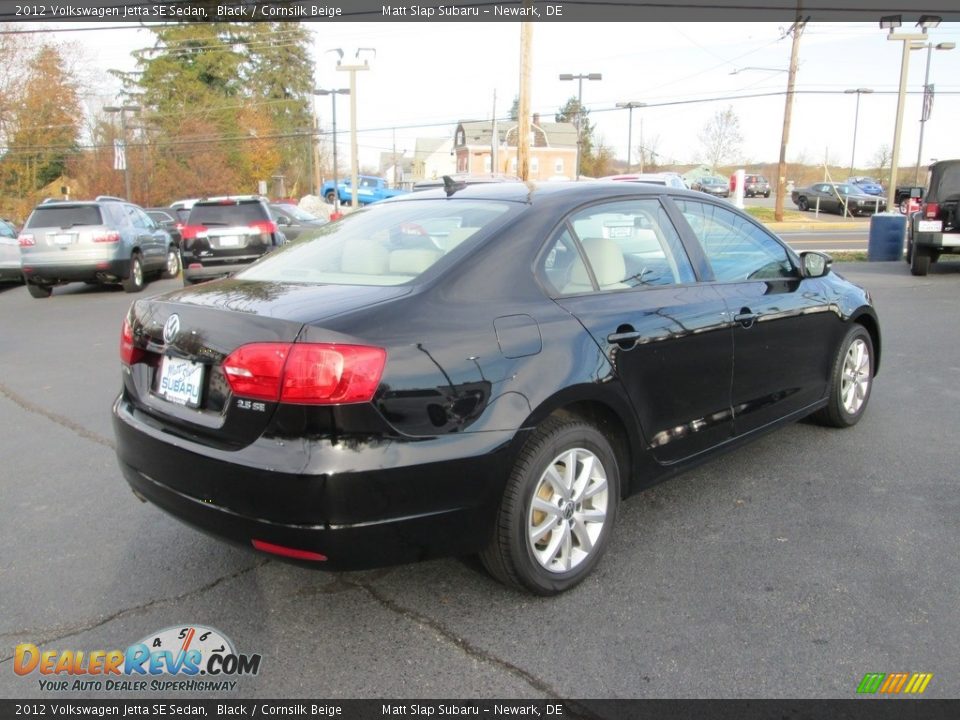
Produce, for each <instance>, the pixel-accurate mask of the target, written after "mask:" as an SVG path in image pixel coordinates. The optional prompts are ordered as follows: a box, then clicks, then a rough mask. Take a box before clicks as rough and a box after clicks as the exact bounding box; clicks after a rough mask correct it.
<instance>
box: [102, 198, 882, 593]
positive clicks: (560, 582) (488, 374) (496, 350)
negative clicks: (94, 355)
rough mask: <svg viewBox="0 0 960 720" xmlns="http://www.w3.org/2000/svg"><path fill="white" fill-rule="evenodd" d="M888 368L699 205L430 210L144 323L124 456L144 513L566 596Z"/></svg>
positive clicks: (350, 564) (329, 558) (122, 404)
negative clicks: (676, 500) (737, 457)
mask: <svg viewBox="0 0 960 720" xmlns="http://www.w3.org/2000/svg"><path fill="white" fill-rule="evenodd" d="M431 228H438V229H442V232H443V234H442V235H441V236H438V237H434V236H433V235H432V233H431V231H430V229H431ZM880 348H881V344H880V331H879V322H878V319H877V315H876V313H875V311H874V309H873V307H872V305H871V302H870V298H869V296H868V294H867V293H866V292H865V291H864V290H862V289H860V288H859V287H856V286H855V285H853V284H851V283H849V282H847V281H846V280H844V279H843V278H841V277H840V276H838V275H836V274H834V273H833V272H832V271H831V269H830V259H829V257H827V256H826V255H823V254H821V253H817V252H805V253H801V254H799V255H798V254H796V253H795V252H794V251H793V250H791V249H790V248H789V247H788V246H787V245H786V244H785V243H783V242H782V241H781V240H780V239H779V238H777V237H776V236H775V235H773V234H771V233H770V232H769V231H768V230H766V228H765V227H764V226H763V225H761V224H759V223H758V222H756V221H754V220H753V219H752V218H751V217H749V216H748V215H746V214H744V213H742V212H740V211H739V210H737V209H736V208H734V207H732V206H730V205H729V204H728V203H725V202H721V201H717V200H715V199H713V198H710V197H707V196H705V195H703V194H697V193H692V192H689V191H686V190H675V189H673V188H665V187H658V186H655V185H647V184H643V183H620V184H617V185H614V184H612V183H542V184H527V183H491V184H485V185H472V186H467V187H465V188H463V189H461V190H458V191H456V192H455V193H453V194H452V195H450V196H448V195H447V193H446V192H445V191H443V190H434V191H426V192H422V193H414V194H411V195H409V196H406V197H404V198H398V199H395V200H392V201H389V202H385V203H381V204H379V205H376V206H374V207H371V208H369V209H368V210H367V211H366V212H363V213H355V214H352V215H348V216H347V217H346V218H344V219H343V220H341V221H339V222H336V223H331V224H329V225H327V226H325V227H324V228H321V230H320V236H319V237H317V238H315V239H311V240H306V241H301V242H298V243H290V244H287V245H286V246H284V247H281V248H279V249H277V250H276V251H274V252H272V253H271V254H270V255H269V256H268V257H266V258H264V259H263V260H261V261H260V262H258V263H256V264H254V265H252V266H250V267H248V268H246V269H243V270H241V271H240V272H238V273H237V274H236V275H235V276H234V277H232V278H230V279H227V280H221V281H217V282H213V283H209V284H207V285H204V286H202V287H200V288H184V289H182V290H179V291H176V292H173V293H168V294H166V295H162V296H159V297H154V298H149V299H143V300H141V301H138V302H136V303H134V304H133V305H132V306H131V308H130V310H129V312H128V313H127V315H126V317H125V318H124V320H123V326H122V331H121V347H120V353H121V360H122V368H123V372H122V373H121V376H122V389H121V393H120V395H119V397H118V398H117V400H116V402H115V404H114V406H113V415H114V428H115V432H116V438H117V456H118V459H119V464H120V468H121V470H122V472H123V475H124V476H125V478H126V480H127V481H128V483H129V484H130V485H131V486H132V488H133V490H134V492H136V493H137V495H138V496H139V497H141V498H142V499H146V500H148V501H150V502H153V503H154V504H156V505H158V506H159V507H160V508H161V509H163V510H165V511H167V512H169V513H171V514H173V515H175V516H177V517H179V518H180V519H182V520H184V521H186V522H187V523H189V524H191V525H194V526H196V527H199V528H202V529H204V530H206V531H208V532H211V533H214V534H216V535H219V536H221V537H223V538H226V539H229V540H232V541H234V542H237V543H239V544H240V545H244V546H246V547H248V548H250V547H252V548H254V549H256V550H259V551H261V552H265V553H270V554H271V555H274V556H278V557H281V558H287V559H292V560H297V561H301V562H304V563H307V564H310V565H313V566H315V567H318V568H325V569H331V570H334V569H348V568H366V567H372V566H379V565H386V564H390V563H397V562H410V561H415V560H421V559H425V558H431V557H436V556H441V555H455V554H467V553H479V554H480V557H481V559H482V561H483V563H484V565H485V566H486V567H487V569H488V570H489V571H490V572H491V573H492V574H493V575H494V576H495V577H496V578H498V579H500V580H502V581H503V582H505V583H507V584H510V585H513V586H516V587H520V588H525V589H527V590H529V591H531V592H534V593H538V594H543V595H549V594H554V593H557V592H560V591H563V590H565V589H567V588H569V587H571V586H573V585H575V584H576V583H578V582H579V581H581V580H583V578H584V577H586V576H587V574H588V573H590V571H591V570H592V569H593V568H594V567H595V566H596V564H597V562H598V560H599V559H600V556H601V554H602V553H603V551H604V549H605V548H606V547H607V545H608V544H609V539H610V534H611V531H612V528H613V525H614V521H615V519H616V516H617V510H618V506H619V503H620V501H621V499H623V498H625V497H627V496H628V495H631V494H633V493H635V492H637V491H639V490H641V489H643V488H645V487H649V486H650V485H652V484H654V483H656V482H657V481H659V480H661V479H663V478H665V477H667V476H669V475H672V474H675V473H676V472H677V471H678V470H682V469H684V468H687V467H692V466H694V465H696V464H698V463H699V462H701V461H702V460H703V459H704V458H706V457H708V456H710V455H712V454H714V453H717V452H720V451H722V450H724V449H726V448H728V447H730V446H732V445H735V444H739V443H741V442H744V441H746V440H749V439H752V438H755V437H759V436H761V435H764V434H765V433H766V432H767V431H769V430H770V429H771V428H773V427H775V426H777V425H782V424H784V423H788V422H791V421H794V420H797V419H799V418H801V417H804V416H806V415H810V414H814V415H816V417H817V418H818V419H819V420H820V421H821V422H824V423H826V424H828V425H833V426H837V427H848V426H851V425H854V424H855V423H857V422H858V421H859V420H860V419H861V418H862V417H863V414H864V411H865V408H866V406H867V402H868V400H869V397H870V389H871V385H872V379H873V377H874V375H875V374H876V371H877V368H878V364H879V358H880ZM704 368H709V369H710V372H704Z"/></svg>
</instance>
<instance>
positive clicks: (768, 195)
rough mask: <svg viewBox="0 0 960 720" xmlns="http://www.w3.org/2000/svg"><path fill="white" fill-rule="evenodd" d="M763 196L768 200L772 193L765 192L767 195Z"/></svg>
mask: <svg viewBox="0 0 960 720" xmlns="http://www.w3.org/2000/svg"><path fill="white" fill-rule="evenodd" d="M763 196H764V197H765V198H768V197H770V191H769V190H767V192H765V193H764V194H763Z"/></svg>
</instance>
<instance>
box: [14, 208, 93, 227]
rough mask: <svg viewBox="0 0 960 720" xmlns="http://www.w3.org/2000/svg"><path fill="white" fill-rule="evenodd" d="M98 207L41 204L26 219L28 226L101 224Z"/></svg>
mask: <svg viewBox="0 0 960 720" xmlns="http://www.w3.org/2000/svg"><path fill="white" fill-rule="evenodd" d="M102 224H103V218H102V217H101V216H100V208H99V207H97V206H96V205H50V206H47V207H44V206H43V205H41V206H40V207H38V208H36V209H35V210H34V211H33V214H32V215H31V216H30V219H29V220H27V224H26V227H28V228H44V227H59V228H69V227H74V226H75V225H102Z"/></svg>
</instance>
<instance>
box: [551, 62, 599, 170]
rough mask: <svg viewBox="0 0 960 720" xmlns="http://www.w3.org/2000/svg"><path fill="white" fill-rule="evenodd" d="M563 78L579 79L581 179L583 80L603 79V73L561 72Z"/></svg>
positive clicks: (578, 161) (578, 105) (578, 130)
mask: <svg viewBox="0 0 960 720" xmlns="http://www.w3.org/2000/svg"><path fill="white" fill-rule="evenodd" d="M560 79H561V80H576V81H577V180H579V179H580V160H581V155H582V152H581V150H582V148H581V146H582V145H583V133H582V132H581V127H582V125H583V123H582V118H583V81H584V80H603V75H602V74H601V73H586V74H583V73H581V74H579V75H573V74H571V73H561V74H560Z"/></svg>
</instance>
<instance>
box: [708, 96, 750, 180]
mask: <svg viewBox="0 0 960 720" xmlns="http://www.w3.org/2000/svg"><path fill="white" fill-rule="evenodd" d="M700 142H701V143H702V145H703V154H702V158H703V160H704V162H706V163H707V164H709V165H710V167H711V168H714V169H715V168H716V167H717V166H718V165H724V164H727V163H730V162H733V161H735V160H736V159H737V156H738V155H739V153H740V143H742V142H743V135H741V134H740V118H738V117H737V114H736V113H735V112H734V111H733V105H729V106H727V109H726V110H718V111H717V112H716V113H715V114H714V116H713V117H712V118H710V120H708V121H707V123H706V125H704V126H703V130H701V131H700Z"/></svg>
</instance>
